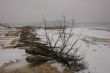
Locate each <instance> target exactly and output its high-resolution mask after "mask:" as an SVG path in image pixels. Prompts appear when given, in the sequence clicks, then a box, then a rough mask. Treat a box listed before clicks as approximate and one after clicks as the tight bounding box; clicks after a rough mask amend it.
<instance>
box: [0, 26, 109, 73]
mask: <svg viewBox="0 0 110 73" xmlns="http://www.w3.org/2000/svg"><path fill="white" fill-rule="evenodd" d="M36 32H37V34H38V36H39V37H41V38H42V40H44V41H46V38H45V31H44V30H43V29H39V30H36ZM47 32H48V34H49V36H50V37H53V39H57V37H58V30H56V31H55V30H47ZM66 32H67V33H68V32H70V28H68V29H67V30H66ZM72 33H73V34H74V35H75V37H77V36H78V35H79V34H81V37H80V40H79V41H78V43H77V45H81V48H80V51H79V54H81V55H82V56H84V57H85V59H84V60H85V61H86V62H87V65H88V69H87V70H84V71H82V72H80V73H83V72H84V73H109V72H110V58H109V57H110V32H109V31H105V30H96V29H91V28H74V29H73V30H72ZM88 37H89V38H88ZM93 37H94V38H96V39H95V41H93V40H90V39H92V38H93ZM84 38H85V39H86V40H82V39H84ZM99 38H100V39H103V40H104V41H102V42H100V41H97V39H98V40H99ZM105 39H106V40H105ZM71 41H72V40H70V42H71ZM106 41H109V42H106ZM105 42H106V43H105ZM60 44H61V43H60V42H59V43H58V45H60ZM105 44H106V45H105ZM25 57H26V53H25V52H24V50H23V49H0V67H1V66H3V64H5V63H9V62H10V61H13V62H16V60H19V62H18V63H15V64H13V65H11V66H9V67H10V68H13V67H21V66H23V65H26V64H27V63H26V62H25ZM9 67H8V68H9ZM52 67H56V68H57V69H58V70H59V71H60V72H62V70H63V66H62V65H61V64H59V63H53V64H52Z"/></svg>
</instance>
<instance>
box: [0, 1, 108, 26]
mask: <svg viewBox="0 0 110 73" xmlns="http://www.w3.org/2000/svg"><path fill="white" fill-rule="evenodd" d="M109 7H110V0H0V22H1V23H17V24H19V23H20V24H26V23H36V22H41V21H42V16H44V17H46V18H47V19H48V20H56V19H57V18H60V17H61V16H62V15H63V14H64V15H65V16H67V17H68V19H73V18H74V20H75V22H78V23H101V22H110V8H109Z"/></svg>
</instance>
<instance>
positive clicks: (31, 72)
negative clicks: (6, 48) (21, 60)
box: [0, 64, 72, 73]
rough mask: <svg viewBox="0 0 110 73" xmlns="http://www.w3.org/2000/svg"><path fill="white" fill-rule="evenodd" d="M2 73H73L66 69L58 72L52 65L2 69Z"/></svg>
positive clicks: (0, 71) (0, 72)
mask: <svg viewBox="0 0 110 73" xmlns="http://www.w3.org/2000/svg"><path fill="white" fill-rule="evenodd" d="M0 73H72V72H71V71H70V70H68V69H67V68H64V70H63V71H62V72H60V71H58V70H57V68H55V67H51V65H50V64H43V65H41V66H37V67H32V66H25V67H23V68H19V69H15V70H6V69H1V70H0Z"/></svg>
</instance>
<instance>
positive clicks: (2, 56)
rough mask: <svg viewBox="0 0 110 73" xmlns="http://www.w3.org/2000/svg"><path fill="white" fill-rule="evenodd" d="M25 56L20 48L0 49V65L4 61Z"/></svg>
mask: <svg viewBox="0 0 110 73" xmlns="http://www.w3.org/2000/svg"><path fill="white" fill-rule="evenodd" d="M24 58H25V52H24V50H22V49H0V67H1V66H3V64H5V63H10V62H16V61H17V60H22V59H24Z"/></svg>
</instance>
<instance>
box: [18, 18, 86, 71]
mask: <svg viewBox="0 0 110 73" xmlns="http://www.w3.org/2000/svg"><path fill="white" fill-rule="evenodd" d="M44 24H45V28H44V31H45V36H46V40H47V43H41V39H40V38H38V37H36V36H37V35H35V34H34V33H33V32H32V31H30V30H29V29H26V30H24V29H23V30H22V31H21V34H20V39H19V41H18V46H17V47H19V45H20V46H22V47H24V48H25V52H26V53H28V54H30V56H28V57H27V58H26V61H27V62H29V63H32V64H37V65H40V64H44V63H46V62H48V61H52V60H56V61H57V62H59V63H62V64H63V65H65V66H67V67H68V68H69V69H71V70H73V71H76V72H77V71H81V70H84V69H85V68H86V65H85V63H84V61H83V59H84V58H83V57H81V56H80V55H77V51H78V48H75V47H74V46H75V45H76V43H77V42H78V40H79V37H80V35H79V36H78V38H77V39H76V40H75V41H72V42H71V45H70V46H69V48H68V43H70V40H71V38H72V37H73V36H74V35H72V30H73V29H72V28H71V29H70V31H69V33H68V35H67V33H66V27H65V19H64V25H63V26H64V27H65V28H63V29H59V31H58V37H57V39H56V40H54V39H53V37H50V36H49V34H48V32H47V30H46V21H45V20H44ZM72 24H73V22H72ZM58 42H61V45H60V46H57V45H58ZM53 43H54V45H53ZM67 48H68V49H67ZM71 51H72V53H71Z"/></svg>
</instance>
